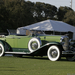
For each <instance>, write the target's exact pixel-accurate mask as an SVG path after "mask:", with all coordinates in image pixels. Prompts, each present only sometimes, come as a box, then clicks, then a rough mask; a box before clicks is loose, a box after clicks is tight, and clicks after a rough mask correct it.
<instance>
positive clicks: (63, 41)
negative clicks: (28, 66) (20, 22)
mask: <svg viewBox="0 0 75 75" xmlns="http://www.w3.org/2000/svg"><path fill="white" fill-rule="evenodd" d="M74 46H75V43H74V42H72V43H70V41H69V37H68V36H67V35H64V36H57V35H46V34H44V33H41V34H40V33H37V31H36V32H35V33H34V32H30V33H29V35H24V36H23V35H19V34H16V35H8V36H4V35H1V36H0V57H1V56H4V55H5V54H13V55H16V56H22V55H28V56H46V55H47V56H48V58H49V60H51V61H57V60H59V59H60V58H61V57H63V56H64V57H66V58H67V60H72V61H73V60H75V47H74Z"/></svg>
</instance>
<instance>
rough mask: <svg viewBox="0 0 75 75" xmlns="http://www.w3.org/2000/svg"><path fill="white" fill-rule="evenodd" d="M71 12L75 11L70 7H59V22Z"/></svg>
mask: <svg viewBox="0 0 75 75" xmlns="http://www.w3.org/2000/svg"><path fill="white" fill-rule="evenodd" d="M69 11H73V10H72V9H71V8H70V7H66V6H65V7H62V6H61V7H59V9H58V12H57V16H58V20H59V21H62V20H63V19H64V15H65V14H66V13H67V12H69Z"/></svg>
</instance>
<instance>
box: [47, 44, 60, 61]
mask: <svg viewBox="0 0 75 75" xmlns="http://www.w3.org/2000/svg"><path fill="white" fill-rule="evenodd" d="M47 55H48V58H49V60H51V61H57V60H59V59H60V58H61V52H60V49H59V48H58V47H57V46H55V45H53V46H50V47H49V49H48V52H47Z"/></svg>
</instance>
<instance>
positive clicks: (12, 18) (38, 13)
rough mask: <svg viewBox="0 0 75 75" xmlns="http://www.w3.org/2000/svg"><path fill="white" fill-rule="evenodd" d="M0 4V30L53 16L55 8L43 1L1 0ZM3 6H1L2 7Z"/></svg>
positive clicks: (14, 27)
mask: <svg viewBox="0 0 75 75" xmlns="http://www.w3.org/2000/svg"><path fill="white" fill-rule="evenodd" d="M3 2H4V3H3V4H1V6H0V12H1V13H0V15H1V16H4V19H3V18H2V17H1V16H0V17H1V18H0V24H1V25H2V26H3V27H4V29H3V27H2V26H1V27H0V31H1V30H3V31H4V30H5V28H6V29H16V28H17V27H20V26H26V25H29V24H32V23H35V22H39V21H42V20H45V19H47V18H52V19H53V18H54V15H55V14H56V12H57V8H56V7H55V6H52V5H50V4H45V3H40V2H36V3H32V2H30V1H27V2H26V1H25V0H3ZM2 6H3V7H2ZM2 9H4V10H2ZM5 25H6V26H5Z"/></svg>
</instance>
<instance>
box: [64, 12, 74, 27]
mask: <svg viewBox="0 0 75 75" xmlns="http://www.w3.org/2000/svg"><path fill="white" fill-rule="evenodd" d="M63 21H64V22H66V23H68V24H71V25H73V26H75V12H74V11H69V12H67V13H66V14H65V15H64V20H63Z"/></svg>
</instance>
